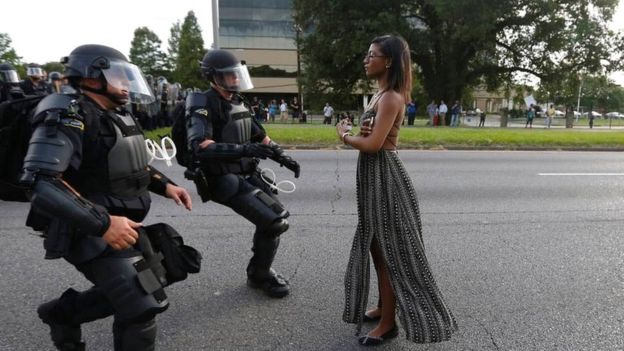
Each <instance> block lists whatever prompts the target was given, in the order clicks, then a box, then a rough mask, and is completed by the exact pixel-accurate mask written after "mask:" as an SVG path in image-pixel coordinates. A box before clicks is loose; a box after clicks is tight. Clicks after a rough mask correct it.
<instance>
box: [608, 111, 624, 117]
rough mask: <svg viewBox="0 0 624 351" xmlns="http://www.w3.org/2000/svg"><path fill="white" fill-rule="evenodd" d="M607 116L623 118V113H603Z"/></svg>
mask: <svg viewBox="0 0 624 351" xmlns="http://www.w3.org/2000/svg"><path fill="white" fill-rule="evenodd" d="M605 117H607V118H623V117H624V115H623V114H621V113H619V112H609V113H607V114H606V115H605Z"/></svg>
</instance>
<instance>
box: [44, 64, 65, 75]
mask: <svg viewBox="0 0 624 351" xmlns="http://www.w3.org/2000/svg"><path fill="white" fill-rule="evenodd" d="M41 68H43V69H44V70H45V71H46V72H48V74H49V73H50V72H59V73H61V74H62V73H63V71H65V66H63V64H61V63H60V62H58V61H51V62H46V63H44V64H43V65H41Z"/></svg>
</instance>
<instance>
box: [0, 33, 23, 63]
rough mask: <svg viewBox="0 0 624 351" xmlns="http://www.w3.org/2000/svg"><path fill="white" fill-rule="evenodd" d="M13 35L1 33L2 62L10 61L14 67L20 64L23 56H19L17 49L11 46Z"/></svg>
mask: <svg viewBox="0 0 624 351" xmlns="http://www.w3.org/2000/svg"><path fill="white" fill-rule="evenodd" d="M11 42H12V41H11V37H10V36H9V35H8V34H6V33H0V63H4V62H6V63H10V64H11V65H12V66H13V67H15V68H17V67H18V66H20V65H21V64H22V63H21V59H22V58H21V57H20V56H17V53H16V52H15V49H13V48H12V47H11Z"/></svg>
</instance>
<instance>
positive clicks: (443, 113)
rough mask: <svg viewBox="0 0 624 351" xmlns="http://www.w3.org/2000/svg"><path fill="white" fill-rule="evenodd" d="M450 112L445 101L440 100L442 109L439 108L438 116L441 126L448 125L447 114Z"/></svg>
mask: <svg viewBox="0 0 624 351" xmlns="http://www.w3.org/2000/svg"><path fill="white" fill-rule="evenodd" d="M447 112H448V106H446V104H445V103H444V100H440V107H438V114H439V115H440V125H441V126H445V125H446V113H447Z"/></svg>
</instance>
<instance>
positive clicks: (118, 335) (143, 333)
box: [113, 316, 156, 351]
mask: <svg viewBox="0 0 624 351" xmlns="http://www.w3.org/2000/svg"><path fill="white" fill-rule="evenodd" d="M113 338H114V343H115V350H142V351H148V350H149V351H152V350H155V348H156V346H155V342H154V341H155V340H156V320H155V319H154V317H153V316H148V317H146V318H143V320H134V321H132V322H123V321H118V320H117V319H116V318H115V321H114V322H113Z"/></svg>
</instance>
